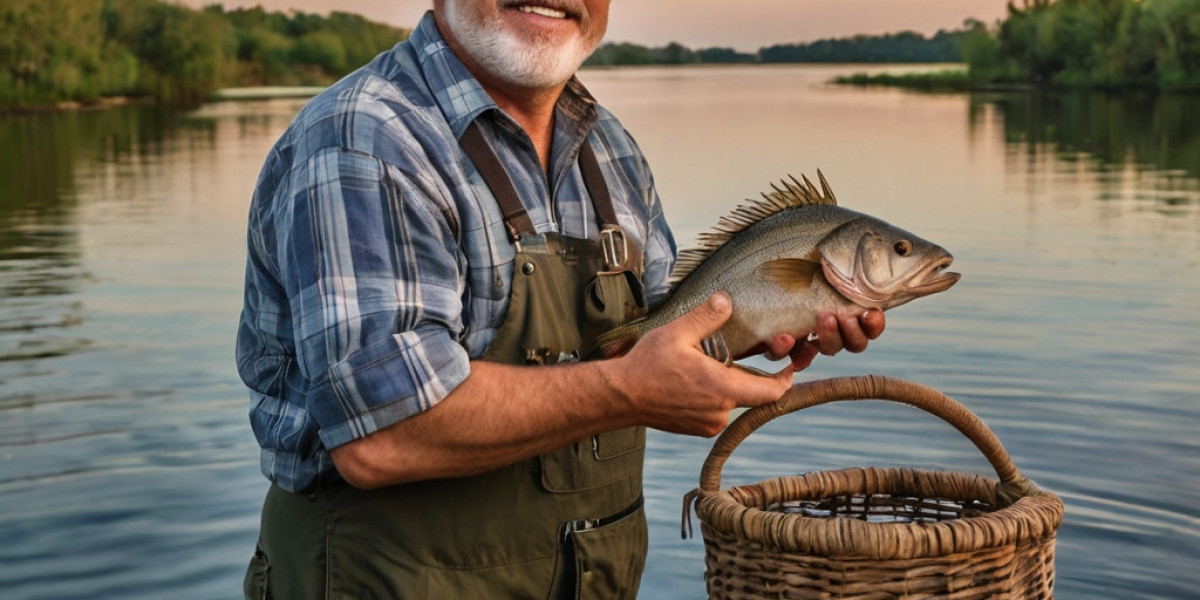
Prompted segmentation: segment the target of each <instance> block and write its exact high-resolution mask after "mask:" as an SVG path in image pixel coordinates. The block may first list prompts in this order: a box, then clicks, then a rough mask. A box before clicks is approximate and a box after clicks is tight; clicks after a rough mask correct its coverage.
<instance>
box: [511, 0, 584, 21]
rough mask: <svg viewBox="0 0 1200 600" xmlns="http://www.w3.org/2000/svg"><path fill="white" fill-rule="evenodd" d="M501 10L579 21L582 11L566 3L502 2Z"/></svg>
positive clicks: (519, 0)
mask: <svg viewBox="0 0 1200 600" xmlns="http://www.w3.org/2000/svg"><path fill="white" fill-rule="evenodd" d="M500 6H501V8H504V9H508V10H515V11H518V12H522V13H526V14H531V15H538V16H540V17H546V18H548V19H578V18H579V15H580V11H579V10H578V9H576V8H574V7H572V6H569V5H568V3H565V2H527V1H521V0H518V1H515V2H502V3H501V5H500Z"/></svg>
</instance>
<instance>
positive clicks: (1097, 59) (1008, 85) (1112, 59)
mask: <svg viewBox="0 0 1200 600" xmlns="http://www.w3.org/2000/svg"><path fill="white" fill-rule="evenodd" d="M967 26H968V28H969V29H970V32H969V34H968V35H966V36H965V38H964V39H963V45H962V49H961V50H962V61H963V62H964V63H966V68H965V69H963V70H945V71H933V72H929V73H912V74H901V75H896V74H878V75H865V74H856V75H852V76H848V77H840V78H838V79H837V80H836V81H837V82H838V83H848V84H856V85H886V86H901V87H909V88H920V89H928V90H970V89H1022V88H1030V89H1059V90H1067V89H1108V90H1123V89H1130V88H1141V89H1159V90H1179V91H1193V92H1194V91H1200V0H1057V1H1052V0H1021V2H1020V4H1019V5H1018V4H1017V2H1016V0H1014V1H1011V2H1009V4H1008V15H1007V17H1006V18H1005V19H1004V20H1003V21H1001V22H999V23H997V24H995V25H994V26H987V25H985V24H983V23H981V22H978V21H975V22H968V23H967Z"/></svg>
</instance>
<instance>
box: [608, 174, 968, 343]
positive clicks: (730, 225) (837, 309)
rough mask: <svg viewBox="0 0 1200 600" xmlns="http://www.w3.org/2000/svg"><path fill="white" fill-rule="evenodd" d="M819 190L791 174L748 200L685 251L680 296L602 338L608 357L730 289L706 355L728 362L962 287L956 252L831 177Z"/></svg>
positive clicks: (674, 280) (674, 292) (675, 278)
mask: <svg viewBox="0 0 1200 600" xmlns="http://www.w3.org/2000/svg"><path fill="white" fill-rule="evenodd" d="M817 178H818V180H819V181H820V182H821V190H820V191H818V190H817V188H816V186H815V185H813V183H812V181H810V180H809V179H808V178H807V177H804V178H803V180H804V181H803V182H800V181H797V180H796V179H795V178H791V180H790V181H784V182H783V183H782V185H781V186H777V185H772V186H771V187H772V188H773V191H771V192H769V193H765V194H763V199H762V200H758V201H751V202H750V203H748V204H743V205H742V206H740V207H738V208H737V210H735V211H734V212H732V213H731V214H729V215H727V216H725V217H723V218H722V219H721V220H720V222H719V223H718V225H717V226H716V227H715V228H714V229H713V230H711V231H709V232H706V233H703V234H701V236H700V246H699V247H697V248H692V249H689V250H684V251H683V252H681V253H680V256H679V261H678V262H677V264H676V266H675V269H674V271H672V273H671V277H670V282H671V284H672V287H671V292H670V294H669V295H668V297H667V299H666V300H665V301H663V303H662V304H660V305H659V306H658V307H657V308H655V310H653V311H651V312H650V313H649V314H648V315H647V316H645V317H643V318H641V319H638V320H636V321H633V322H630V323H629V324H627V325H624V326H622V327H618V328H616V329H614V330H612V331H610V332H607V333H605V334H603V335H602V336H600V339H599V344H600V350H601V352H602V353H603V354H604V355H605V356H616V355H619V354H622V353H624V352H625V351H626V350H628V349H629V347H630V346H632V345H633V343H634V342H636V341H637V340H638V338H640V337H641V336H642V335H644V334H645V333H646V332H647V331H650V330H651V329H653V328H655V327H660V326H662V325H665V324H666V323H668V322H670V321H671V320H673V319H675V318H676V317H679V316H680V315H682V314H684V313H686V312H688V311H689V310H691V309H693V308H695V307H696V306H698V305H699V304H701V303H702V302H704V300H705V299H707V298H708V297H709V296H710V295H712V294H713V293H714V292H717V291H719V290H725V291H726V292H728V293H729V295H730V297H731V298H732V300H733V315H732V316H731V317H730V318H729V321H728V322H726V323H725V325H724V326H722V327H721V329H720V330H719V331H718V332H717V333H716V334H715V335H714V336H713V337H712V338H710V339H709V340H705V344H704V347H705V351H706V352H708V353H709V354H710V355H712V356H714V357H715V358H718V359H719V360H723V361H725V362H726V363H729V362H731V361H732V359H733V358H735V357H740V356H744V355H745V354H747V353H748V352H749V351H750V350H751V349H753V348H755V347H756V346H758V345H759V344H760V343H764V342H767V341H769V340H771V339H772V338H774V337H775V336H776V335H778V334H781V333H787V334H790V335H792V336H793V337H795V338H796V339H798V340H803V339H805V338H806V337H807V336H808V335H809V334H810V333H812V332H813V331H814V329H816V320H817V315H818V314H819V313H822V312H830V313H834V314H838V315H849V314H858V313H861V312H862V311H863V310H864V309H866V308H878V309H882V310H886V309H889V308H893V307H896V306H900V305H901V304H904V303H906V302H908V301H910V300H913V299H915V298H920V297H921V296H926V295H929V294H934V293H937V292H940V291H943V290H945V289H947V288H949V287H950V286H952V285H954V284H955V283H956V282H957V281H958V279H959V274H958V273H951V272H948V271H946V270H945V269H946V267H948V266H949V265H950V263H951V262H952V261H953V260H954V258H953V257H952V256H951V255H950V253H949V252H947V251H946V250H945V249H943V248H942V247H941V246H938V245H936V244H933V243H930V242H927V241H925V240H923V239H921V238H919V237H917V236H915V235H913V234H911V233H909V232H907V231H904V230H902V229H899V228H897V227H894V226H892V225H890V224H888V223H886V222H884V221H881V220H879V219H877V218H874V217H871V216H869V215H865V214H862V213H858V212H855V211H852V210H848V209H845V208H842V207H840V206H838V205H837V199H836V198H835V197H834V195H833V191H832V190H830V189H829V183H828V182H827V181H825V176H824V175H823V174H822V173H821V172H820V171H817Z"/></svg>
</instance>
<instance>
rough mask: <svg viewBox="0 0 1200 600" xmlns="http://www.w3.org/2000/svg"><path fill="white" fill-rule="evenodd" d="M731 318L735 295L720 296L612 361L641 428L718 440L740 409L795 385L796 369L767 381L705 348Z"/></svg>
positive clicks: (768, 399)
mask: <svg viewBox="0 0 1200 600" xmlns="http://www.w3.org/2000/svg"><path fill="white" fill-rule="evenodd" d="M731 314H733V304H732V302H731V301H730V299H729V295H728V294H726V293H724V292H718V293H716V294H714V295H713V296H712V297H710V298H709V299H708V300H707V301H705V302H704V304H701V305H700V306H698V307H696V308H695V309H692V310H691V311H690V312H688V313H687V314H685V315H683V316H681V317H679V318H678V319H675V320H674V321H672V322H670V323H668V324H667V325H664V326H662V327H659V328H657V329H654V330H651V331H650V332H649V333H647V334H646V335H645V336H644V337H642V339H640V340H638V342H637V343H636V344H634V346H633V348H632V349H631V350H630V351H629V352H628V353H626V354H625V355H624V356H622V357H620V358H615V359H612V361H611V366H612V367H613V369H611V370H610V371H609V373H610V376H611V377H612V379H611V380H610V381H611V382H612V384H613V385H614V386H615V387H616V388H617V389H618V390H619V391H620V392H621V394H622V396H623V399H624V400H625V401H626V402H627V403H628V406H627V407H626V409H627V410H629V411H631V412H632V413H633V414H635V415H639V416H638V418H636V421H637V422H638V424H643V425H647V426H649V427H653V428H655V429H661V430H664V431H670V432H673V433H684V434H690V435H703V436H713V435H716V434H717V433H719V432H720V431H721V430H722V429H724V428H725V425H726V424H727V423H728V422H729V412H730V411H731V410H733V409H734V408H737V407H739V406H758V405H761V404H766V403H768V402H774V401H775V400H778V399H779V397H780V396H782V395H783V393H784V392H786V391H787V390H788V388H789V387H791V385H792V370H791V369H784V370H783V371H781V372H780V373H778V374H776V375H775V376H773V377H763V376H760V375H754V374H752V373H749V372H748V371H745V370H744V369H739V368H730V367H728V366H726V365H725V364H724V363H721V362H718V361H716V360H714V359H713V358H711V357H709V356H708V355H707V354H705V353H704V351H703V350H701V348H700V342H701V340H703V339H704V338H706V337H708V336H710V335H712V334H713V333H714V332H716V331H717V330H718V329H720V328H721V325H723V324H724V323H725V321H727V320H729V316H730V315H731Z"/></svg>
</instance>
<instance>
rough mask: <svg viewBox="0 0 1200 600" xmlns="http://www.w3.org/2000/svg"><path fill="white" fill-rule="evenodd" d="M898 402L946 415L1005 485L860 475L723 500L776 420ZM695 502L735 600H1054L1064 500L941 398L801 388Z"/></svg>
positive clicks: (808, 479)
mask: <svg viewBox="0 0 1200 600" xmlns="http://www.w3.org/2000/svg"><path fill="white" fill-rule="evenodd" d="M869 399H879V400H890V401H894V402H900V403H904V404H909V405H912V406H915V407H917V408H919V409H922V410H924V411H926V412H929V413H931V414H933V415H935V416H938V417H940V418H941V419H943V420H945V421H946V422H948V423H950V424H951V425H953V426H954V427H955V428H956V429H958V431H959V432H961V433H962V434H963V435H965V436H966V437H967V438H968V439H970V440H971V442H973V443H974V444H975V446H976V447H977V448H978V449H979V450H980V451H981V452H982V453H983V455H984V456H985V457H986V458H987V459H988V462H990V463H991V465H992V467H993V468H994V469H995V471H996V475H997V476H998V477H999V481H996V480H992V479H989V478H986V477H983V476H979V475H973V474H966V473H952V472H931V471H922V470H914V469H880V468H855V469H845V470H840V471H820V472H814V473H808V474H806V475H800V476H794V477H779V478H774V479H768V480H764V481H761V482H759V483H756V484H753V485H746V486H739V487H733V488H730V489H727V490H723V491H722V490H721V489H720V486H721V470H722V467H723V466H724V464H725V461H726V459H727V458H728V457H729V455H730V454H731V453H732V452H733V450H734V448H736V447H737V446H738V444H740V443H741V442H742V441H743V440H745V439H746V437H748V436H749V435H750V434H751V433H753V432H754V431H755V430H757V429H758V428H759V427H761V426H763V425H764V424H766V423H767V422H769V421H771V420H772V419H774V418H776V417H779V416H782V415H784V414H788V413H791V412H795V411H797V410H801V409H803V408H808V407H812V406H816V405H819V404H825V403H828V402H834V401H844V400H869ZM693 505H694V507H695V511H696V515H697V516H698V517H699V519H700V525H701V532H702V534H703V537H704V548H705V567H706V570H705V581H706V583H707V588H708V595H709V598H712V599H714V600H715V599H721V600H725V599H728V600H751V599H759V598H762V599H766V598H771V599H774V600H800V599H806V600H807V599H818V598H819V599H823V600H825V599H847V600H848V599H854V600H876V599H878V600H884V599H906V600H916V599H933V598H946V599H953V600H976V599H984V598H988V599H1010V600H1024V599H1029V600H1035V599H1036V600H1044V599H1049V598H1053V590H1054V540H1055V534H1056V532H1057V530H1058V527H1059V526H1060V525H1061V524H1062V516H1063V504H1062V501H1061V500H1060V499H1059V498H1058V497H1057V496H1055V495H1054V494H1050V493H1048V492H1044V491H1041V490H1039V489H1038V488H1037V487H1036V486H1035V485H1034V484H1033V483H1032V482H1031V481H1029V480H1028V479H1026V478H1024V477H1022V476H1021V474H1020V473H1019V472H1018V471H1017V468H1016V467H1015V466H1014V465H1013V463H1012V461H1011V459H1010V458H1009V456H1008V454H1007V453H1006V452H1005V450H1004V447H1003V446H1002V445H1001V444H1000V441H999V440H998V439H997V438H996V436H995V434H993V433H992V431H991V430H990V429H988V427H987V426H986V425H985V424H984V423H983V422H982V421H980V420H979V418H978V417H976V416H975V415H974V414H972V413H971V412H970V411H969V410H967V409H966V408H965V407H963V406H962V405H961V404H959V403H958V402H955V401H954V400H952V399H950V398H949V397H947V396H945V395H944V394H942V393H940V392H938V391H937V390H934V389H932V388H929V387H926V386H923V385H920V384H916V383H912V382H909V381H904V380H901V379H894V378H890V377H883V376H878V375H868V376H862V377H844V378H836V379H826V380H821V381H814V382H811V383H806V384H801V385H797V386H795V387H793V388H792V389H791V390H790V391H789V392H788V393H787V394H785V395H784V397H783V398H782V399H780V400H779V401H778V402H775V403H773V404H770V405H767V406H762V407H758V408H755V409H752V410H750V411H747V412H746V413H744V414H743V415H742V416H740V417H739V418H738V419H736V420H735V421H734V422H733V423H732V424H730V426H729V427H728V428H726V430H725V432H724V433H722V435H721V436H720V437H719V438H718V439H717V441H716V442H715V443H714V445H713V448H712V451H711V452H710V453H709V455H708V459H707V460H706V461H705V463H704V467H703V468H702V469H701V472H700V487H699V488H698V489H696V490H694V491H693V492H691V493H690V494H688V495H687V496H686V497H685V498H684V520H685V526H690V519H689V515H690V510H691V508H692V506H693Z"/></svg>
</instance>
